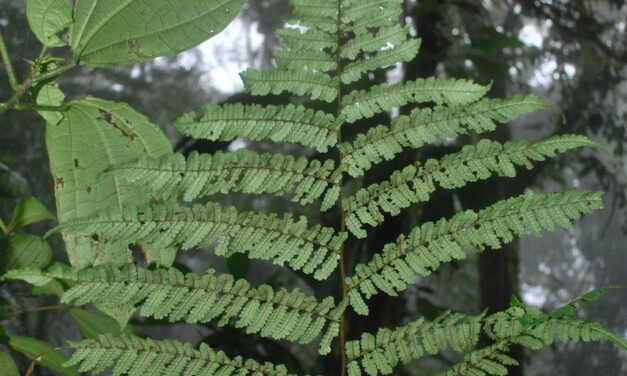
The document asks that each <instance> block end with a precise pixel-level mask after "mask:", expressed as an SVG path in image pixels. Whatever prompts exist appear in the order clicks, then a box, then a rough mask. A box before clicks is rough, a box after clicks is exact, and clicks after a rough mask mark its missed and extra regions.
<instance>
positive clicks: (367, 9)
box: [342, 0, 403, 35]
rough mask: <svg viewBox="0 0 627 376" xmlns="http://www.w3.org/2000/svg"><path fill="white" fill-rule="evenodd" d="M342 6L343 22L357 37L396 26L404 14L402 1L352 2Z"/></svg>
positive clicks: (366, 0) (372, 0)
mask: <svg viewBox="0 0 627 376" xmlns="http://www.w3.org/2000/svg"><path fill="white" fill-rule="evenodd" d="M342 4H343V7H344V9H343V12H342V22H343V23H344V24H345V25H348V29H349V30H352V31H353V32H355V34H357V35H359V34H363V33H366V32H367V30H368V29H372V28H377V27H385V26H391V25H396V24H398V20H399V19H400V17H401V15H402V12H403V7H402V5H403V2H402V0H350V1H343V2H342Z"/></svg>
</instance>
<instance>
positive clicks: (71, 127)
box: [46, 98, 172, 268]
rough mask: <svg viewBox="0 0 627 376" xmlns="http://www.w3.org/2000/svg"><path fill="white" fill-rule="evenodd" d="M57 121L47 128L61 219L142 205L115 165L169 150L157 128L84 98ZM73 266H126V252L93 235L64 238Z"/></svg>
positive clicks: (125, 110)
mask: <svg viewBox="0 0 627 376" xmlns="http://www.w3.org/2000/svg"><path fill="white" fill-rule="evenodd" d="M63 114H64V116H63V119H62V120H61V121H60V122H59V123H58V124H54V123H48V125H47V126H46V144H47V147H48V155H49V159H50V168H51V172H52V176H53V179H54V188H55V196H56V201H57V213H58V217H59V221H60V222H61V223H63V222H64V221H67V220H70V219H75V218H79V217H85V216H89V215H92V214H94V213H98V212H102V211H103V210H105V209H108V208H112V207H118V208H121V207H124V206H126V205H127V204H133V205H141V204H143V203H146V202H147V200H148V197H147V196H145V195H142V194H141V191H140V189H141V187H137V186H133V185H129V184H126V183H125V182H124V181H122V180H121V179H118V178H117V177H116V176H115V175H113V174H107V175H106V176H101V174H102V172H104V171H105V170H107V169H109V168H110V167H112V166H113V165H119V164H125V163H129V162H131V161H134V160H136V159H138V158H142V157H150V158H158V157H160V156H163V155H164V154H166V153H171V152H172V147H171V145H170V142H169V140H168V139H167V137H166V136H165V135H164V134H163V132H162V131H161V129H159V128H158V127H157V126H155V125H154V124H152V123H151V122H150V121H149V120H148V119H147V118H146V117H145V116H144V115H142V114H140V113H138V112H136V111H135V110H133V109H132V108H131V107H129V106H128V105H126V104H120V103H115V102H108V101H104V100H101V99H95V98H87V99H83V100H81V101H77V102H73V103H71V104H70V105H69V107H68V109H67V110H66V111H65V112H64V113H63ZM65 241H66V248H67V251H68V256H69V259H70V262H71V263H72V265H74V266H76V267H79V268H81V267H85V266H88V265H92V264H97V263H105V262H118V263H120V262H126V261H127V258H128V249H126V248H125V247H121V246H118V245H107V244H103V243H101V242H99V241H98V239H92V238H91V237H76V236H65Z"/></svg>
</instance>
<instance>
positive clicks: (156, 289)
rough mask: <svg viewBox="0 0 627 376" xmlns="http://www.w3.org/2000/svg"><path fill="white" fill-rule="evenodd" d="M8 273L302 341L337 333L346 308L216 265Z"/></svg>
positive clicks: (67, 298)
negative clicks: (200, 269) (201, 270)
mask: <svg viewBox="0 0 627 376" xmlns="http://www.w3.org/2000/svg"><path fill="white" fill-rule="evenodd" d="M37 273H39V274H40V276H41V277H37V275H36V274H37ZM7 277H8V278H12V279H24V280H26V281H28V282H31V283H32V282H33V281H34V282H38V283H37V284H36V286H43V285H44V284H45V283H48V282H50V281H52V280H57V281H62V282H64V283H68V284H69V285H70V286H71V287H70V288H69V289H68V290H67V291H65V292H64V293H63V295H62V298H61V301H62V302H63V303H67V304H76V305H85V304H98V305H100V306H124V307H129V308H138V309H139V314H140V315H141V316H143V317H153V318H155V319H167V320H168V321H170V322H177V321H184V322H188V323H192V324H195V323H207V322H211V321H213V320H219V321H218V325H220V326H224V325H227V324H228V323H229V322H230V321H231V320H233V321H234V325H235V327H237V328H243V329H245V331H246V333H248V334H253V333H258V334H259V335H261V336H262V337H268V338H274V339H286V340H289V341H292V342H297V343H301V344H305V343H310V342H312V341H313V340H314V339H315V338H316V337H317V336H318V335H319V334H320V333H325V336H328V335H330V336H331V339H332V338H335V336H336V335H337V333H335V332H334V331H335V327H336V326H337V325H338V323H339V319H340V316H341V315H342V312H343V311H344V309H345V305H343V306H336V305H335V303H334V301H333V298H331V297H327V298H325V299H324V300H323V301H321V302H319V301H317V300H316V298H315V297H313V296H309V295H306V294H304V293H303V292H301V291H300V290H298V289H295V290H292V291H288V290H286V289H283V288H282V289H279V290H276V291H275V290H274V289H272V287H270V286H268V285H261V286H259V287H257V288H253V287H251V286H250V283H248V282H247V281H246V280H244V279H239V280H235V279H234V278H233V276H231V275H229V274H221V275H218V274H216V273H215V271H214V270H208V271H207V274H205V275H202V276H199V275H197V274H195V273H186V274H184V273H182V272H180V271H179V270H177V269H174V268H171V269H156V270H149V269H144V268H140V267H138V266H135V265H125V266H123V267H122V268H117V267H114V266H109V265H107V266H100V267H92V268H87V269H83V270H80V271H79V270H76V269H70V268H55V267H53V268H51V269H50V270H49V271H36V270H24V271H22V270H16V271H14V272H11V273H10V274H8V275H7ZM45 279H48V281H47V282H46V281H45ZM327 332H328V334H327Z"/></svg>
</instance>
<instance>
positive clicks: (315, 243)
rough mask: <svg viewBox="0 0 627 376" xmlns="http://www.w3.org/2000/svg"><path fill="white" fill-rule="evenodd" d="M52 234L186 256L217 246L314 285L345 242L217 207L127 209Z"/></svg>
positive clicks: (295, 224)
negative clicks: (176, 250) (298, 273)
mask: <svg viewBox="0 0 627 376" xmlns="http://www.w3.org/2000/svg"><path fill="white" fill-rule="evenodd" d="M52 231H64V232H67V233H73V234H93V235H95V236H98V237H100V238H103V239H114V240H116V241H118V242H124V241H125V242H126V243H127V244H130V243H135V242H139V243H141V244H144V245H145V246H147V247H149V248H150V247H151V246H154V247H157V248H159V249H162V248H164V247H169V246H176V247H181V248H183V249H184V250H186V249H190V248H194V247H197V246H202V245H209V244H211V243H213V242H214V241H217V246H216V249H215V252H216V254H218V255H221V256H225V257H226V256H230V255H233V254H235V253H247V254H248V256H249V257H250V258H253V259H259V260H269V261H272V262H273V263H275V264H277V265H284V264H287V265H288V266H289V267H291V268H292V269H294V270H300V269H302V270H303V272H305V273H307V274H313V275H314V277H315V278H317V279H325V278H326V277H328V276H329V275H330V274H331V273H332V272H333V270H335V268H336V267H337V264H338V260H339V250H340V248H341V246H342V244H343V242H344V240H345V239H346V237H347V235H346V233H336V232H335V230H334V229H332V228H328V227H322V226H320V225H315V226H312V227H308V225H307V219H306V218H305V217H301V218H300V219H299V220H295V219H294V218H293V217H292V216H291V215H285V216H284V217H282V218H280V217H279V216H277V215H276V214H258V213H255V212H244V213H238V212H237V210H236V209H235V208H233V207H227V208H221V207H220V205H218V204H216V203H208V204H206V205H194V206H192V207H186V206H179V205H176V204H164V205H154V206H150V207H146V208H129V209H125V210H123V211H112V212H109V213H104V214H99V215H96V216H93V217H88V218H79V219H76V220H71V221H67V222H65V223H63V224H61V225H60V226H58V227H57V228H55V229H53V230H52Z"/></svg>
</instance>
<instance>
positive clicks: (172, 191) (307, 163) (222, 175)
mask: <svg viewBox="0 0 627 376" xmlns="http://www.w3.org/2000/svg"><path fill="white" fill-rule="evenodd" d="M112 173H113V174H115V176H118V177H120V178H123V179H126V180H127V181H128V182H130V183H132V184H135V185H138V186H143V187H147V188H148V189H149V191H150V192H154V193H156V194H159V196H160V197H164V198H166V199H172V198H178V196H179V195H181V196H182V197H183V200H185V201H187V202H190V201H193V200H195V199H197V198H201V197H206V196H209V195H213V194H216V193H223V194H225V193H229V192H244V193H249V194H264V193H270V194H274V195H283V194H286V193H288V192H292V191H293V192H294V194H293V195H292V197H291V200H292V201H294V202H298V203H300V204H302V205H307V204H310V203H312V202H314V201H315V200H317V199H318V198H320V197H322V196H324V199H323V202H324V203H325V205H326V206H327V207H326V208H328V207H330V206H332V205H333V204H335V202H336V201H337V198H338V196H339V190H340V180H341V172H340V170H337V169H335V163H334V162H333V160H327V161H325V162H324V163H323V162H320V161H318V160H308V159H307V158H305V157H300V158H295V157H293V156H291V155H282V154H258V153H255V152H253V151H250V150H241V151H238V152H235V153H234V152H218V153H216V154H213V155H211V154H199V153H197V152H192V153H191V154H190V155H189V156H188V157H187V159H186V158H185V157H184V156H183V155H182V154H170V155H166V156H164V157H162V158H159V159H152V158H150V159H141V160H139V161H136V162H133V163H130V164H127V165H123V166H120V167H118V168H116V169H115V170H113V172H112ZM326 208H325V209H326Z"/></svg>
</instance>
